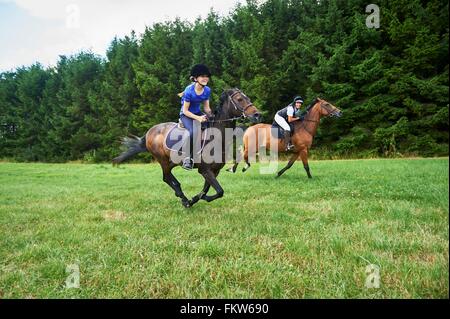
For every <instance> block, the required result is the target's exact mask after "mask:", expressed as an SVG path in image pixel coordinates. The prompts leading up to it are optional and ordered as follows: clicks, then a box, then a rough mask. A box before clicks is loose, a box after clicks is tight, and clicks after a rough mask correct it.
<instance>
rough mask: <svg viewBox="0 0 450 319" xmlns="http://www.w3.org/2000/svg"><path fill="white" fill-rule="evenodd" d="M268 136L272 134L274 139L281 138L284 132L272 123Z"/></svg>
mask: <svg viewBox="0 0 450 319" xmlns="http://www.w3.org/2000/svg"><path fill="white" fill-rule="evenodd" d="M270 134H272V136H273V137H275V138H283V137H284V130H283V128H282V127H281V126H279V125H278V124H277V123H276V122H273V124H272V129H271V130H270Z"/></svg>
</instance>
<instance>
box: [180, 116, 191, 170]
mask: <svg viewBox="0 0 450 319" xmlns="http://www.w3.org/2000/svg"><path fill="white" fill-rule="evenodd" d="M180 118H181V121H182V122H183V125H184V127H185V128H186V129H187V130H188V132H189V142H188V143H189V144H188V147H189V157H186V158H185V159H184V160H183V167H184V168H186V169H191V168H192V165H193V163H192V161H193V159H192V158H193V156H192V155H193V144H194V143H193V141H194V120H193V119H191V118H190V117H187V116H186V115H184V114H182V115H181V116H180Z"/></svg>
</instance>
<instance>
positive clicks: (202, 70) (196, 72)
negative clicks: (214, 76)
mask: <svg viewBox="0 0 450 319" xmlns="http://www.w3.org/2000/svg"><path fill="white" fill-rule="evenodd" d="M201 75H207V76H208V77H211V72H210V71H209V68H208V67H207V66H206V65H204V64H196V65H194V66H193V67H192V70H191V77H193V78H196V77H198V76H201Z"/></svg>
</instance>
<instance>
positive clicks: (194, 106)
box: [180, 64, 212, 170]
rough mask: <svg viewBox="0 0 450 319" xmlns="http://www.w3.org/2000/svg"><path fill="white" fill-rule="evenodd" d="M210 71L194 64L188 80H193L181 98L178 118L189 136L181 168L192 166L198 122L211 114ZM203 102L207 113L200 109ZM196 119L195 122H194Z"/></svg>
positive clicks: (198, 131) (198, 132) (202, 65)
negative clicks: (188, 144)
mask: <svg viewBox="0 0 450 319" xmlns="http://www.w3.org/2000/svg"><path fill="white" fill-rule="evenodd" d="M210 77H211V72H210V71H209V69H208V67H207V66H206V65H204V64H196V65H194V67H193V68H192V70H191V77H190V80H191V81H192V82H193V83H192V84H190V85H188V86H187V87H186V89H185V90H184V92H183V93H181V94H180V95H181V96H182V98H181V110H180V119H181V121H182V122H183V125H184V127H185V128H186V129H187V130H188V131H189V138H190V148H189V151H190V156H189V157H186V158H185V159H184V160H183V168H184V169H187V170H190V169H192V168H193V167H194V159H193V154H194V150H193V147H194V145H193V140H194V137H196V136H197V134H200V125H199V124H200V123H203V122H205V121H207V115H208V116H211V114H212V112H211V108H210V106H209V97H210V95H211V89H210V88H209V87H208V86H207V84H208V81H209V78H210ZM202 103H203V109H204V111H205V112H206V114H207V115H205V114H204V113H202V112H201V111H200V104H202ZM194 121H196V122H194Z"/></svg>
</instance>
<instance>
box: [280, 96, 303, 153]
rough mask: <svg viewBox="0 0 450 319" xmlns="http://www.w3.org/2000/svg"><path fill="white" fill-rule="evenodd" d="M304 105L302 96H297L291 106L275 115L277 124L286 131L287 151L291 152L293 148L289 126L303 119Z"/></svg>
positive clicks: (285, 142) (285, 143)
mask: <svg viewBox="0 0 450 319" xmlns="http://www.w3.org/2000/svg"><path fill="white" fill-rule="evenodd" d="M302 105H303V98H302V97H301V96H296V97H295V98H294V101H293V102H292V103H291V104H289V105H288V106H286V107H285V108H283V109H281V110H279V111H278V112H277V113H276V114H275V123H276V124H278V125H279V126H280V127H281V128H282V129H283V130H284V145H286V151H289V150H290V149H291V148H292V147H293V146H292V144H291V126H290V125H289V124H290V123H292V122H294V121H298V120H302V119H303V116H302V114H301V112H300V108H301V107H302Z"/></svg>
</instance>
